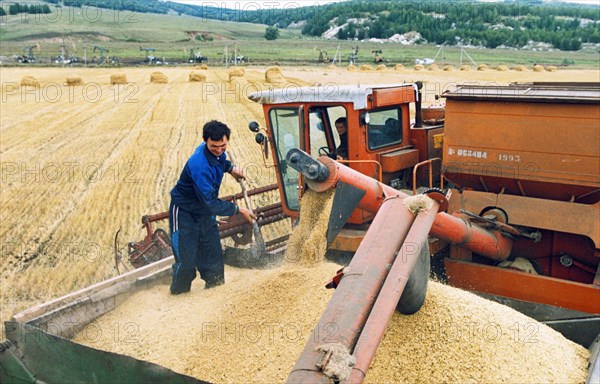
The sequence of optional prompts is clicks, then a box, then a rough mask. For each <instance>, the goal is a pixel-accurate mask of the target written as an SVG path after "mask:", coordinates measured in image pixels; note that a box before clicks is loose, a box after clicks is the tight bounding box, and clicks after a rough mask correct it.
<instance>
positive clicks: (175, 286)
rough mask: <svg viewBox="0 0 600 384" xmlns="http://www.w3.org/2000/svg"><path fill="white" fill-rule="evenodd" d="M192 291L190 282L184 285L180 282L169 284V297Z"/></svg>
mask: <svg viewBox="0 0 600 384" xmlns="http://www.w3.org/2000/svg"><path fill="white" fill-rule="evenodd" d="M191 289H192V282H191V281H190V282H189V283H185V282H182V281H175V280H174V281H173V282H172V283H171V288H170V291H171V295H180V294H182V293H187V292H189V291H190V290H191Z"/></svg>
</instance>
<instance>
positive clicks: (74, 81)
mask: <svg viewBox="0 0 600 384" xmlns="http://www.w3.org/2000/svg"><path fill="white" fill-rule="evenodd" d="M66 84H67V85H68V86H71V87H75V86H79V85H83V79H82V78H81V77H79V76H68V77H67V80H66Z"/></svg>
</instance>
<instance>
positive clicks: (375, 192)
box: [307, 157, 512, 261]
mask: <svg viewBox="0 0 600 384" xmlns="http://www.w3.org/2000/svg"><path fill="white" fill-rule="evenodd" d="M318 160H319V161H320V162H321V163H323V164H324V165H325V166H326V167H327V169H328V170H329V177H328V178H327V180H325V181H322V182H317V181H310V180H309V181H307V184H308V186H309V188H310V189H312V190H314V191H317V192H325V191H327V190H329V189H332V188H335V186H336V185H337V183H338V182H340V181H341V182H344V183H347V184H350V185H352V186H354V187H357V188H360V189H362V190H364V191H366V193H365V195H364V197H363V198H362V199H361V200H360V202H359V203H358V208H360V209H364V210H365V211H368V212H371V213H377V211H378V210H379V207H381V204H382V203H383V201H384V200H385V198H387V197H391V196H397V197H399V198H400V199H405V198H407V197H408V195H407V194H405V193H403V192H401V191H398V190H396V189H394V188H392V187H390V186H388V185H385V184H382V183H380V182H378V181H377V180H375V179H372V178H370V177H368V176H365V175H363V174H362V173H360V172H358V171H355V170H353V169H351V168H348V167H346V166H344V165H342V164H340V163H338V162H336V161H335V160H332V159H330V158H327V157H320V158H319V159H318ZM430 234H431V235H432V236H434V237H437V238H438V239H441V240H444V241H447V242H449V243H452V244H455V245H458V246H461V247H463V248H467V249H470V250H472V251H473V252H475V253H477V254H480V255H482V256H485V257H488V258H491V259H493V260H498V261H501V260H506V259H507V258H508V256H509V255H510V251H511V249H512V240H510V239H508V238H506V237H504V236H502V234H501V233H500V232H498V231H488V230H486V229H483V228H481V227H478V226H475V225H472V224H471V223H470V222H469V221H467V220H462V219H460V218H457V217H454V216H452V215H449V214H447V213H445V212H440V213H438V214H437V217H436V219H435V222H434V224H433V226H432V227H431V232H430Z"/></svg>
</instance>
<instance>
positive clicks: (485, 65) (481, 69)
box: [477, 64, 490, 71]
mask: <svg viewBox="0 0 600 384" xmlns="http://www.w3.org/2000/svg"><path fill="white" fill-rule="evenodd" d="M489 68H490V67H488V65H487V64H479V65H478V66H477V70H478V71H487V70H488V69H489Z"/></svg>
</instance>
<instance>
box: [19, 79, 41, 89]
mask: <svg viewBox="0 0 600 384" xmlns="http://www.w3.org/2000/svg"><path fill="white" fill-rule="evenodd" d="M39 86H40V82H39V81H38V80H37V79H36V78H35V77H33V76H23V78H22V79H21V87H36V88H37V87H39Z"/></svg>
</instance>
